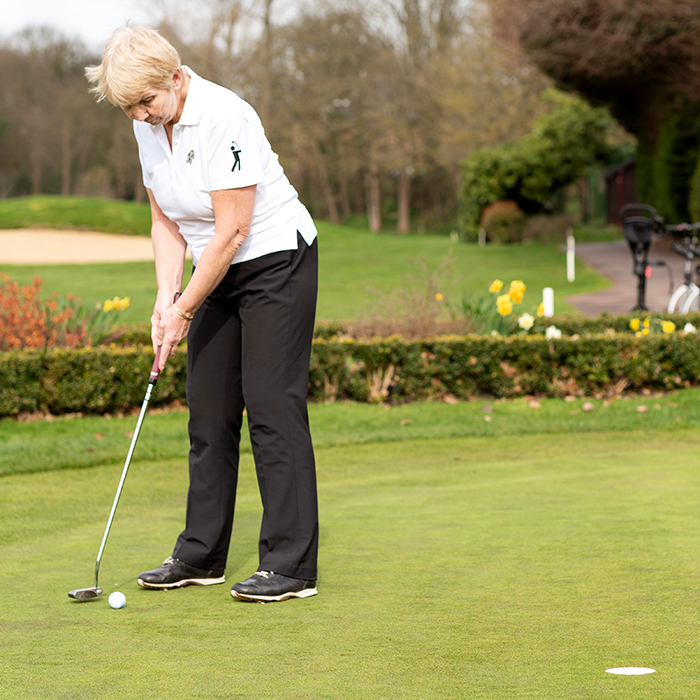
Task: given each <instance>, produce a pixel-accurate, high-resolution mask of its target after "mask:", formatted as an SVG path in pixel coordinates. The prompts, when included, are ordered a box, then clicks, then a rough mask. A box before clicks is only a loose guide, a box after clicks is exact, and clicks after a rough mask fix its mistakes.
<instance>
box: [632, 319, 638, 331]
mask: <svg viewBox="0 0 700 700" xmlns="http://www.w3.org/2000/svg"><path fill="white" fill-rule="evenodd" d="M630 329H631V330H633V331H638V330H639V319H638V318H633V319H632V320H631V321H630Z"/></svg>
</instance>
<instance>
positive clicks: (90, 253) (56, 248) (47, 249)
mask: <svg viewBox="0 0 700 700" xmlns="http://www.w3.org/2000/svg"><path fill="white" fill-rule="evenodd" d="M143 260H153V248H152V247H151V239H150V238H146V237H143V236H124V235H117V234H113V233H89V232H82V231H54V230H51V229H22V230H3V231H0V264H2V263H4V264H6V265H56V264H59V263H83V264H87V263H109V262H138V261H143Z"/></svg>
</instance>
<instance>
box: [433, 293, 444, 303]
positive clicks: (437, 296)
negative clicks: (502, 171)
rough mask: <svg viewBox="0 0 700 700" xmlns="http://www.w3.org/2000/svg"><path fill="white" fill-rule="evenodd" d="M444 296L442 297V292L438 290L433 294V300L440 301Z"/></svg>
mask: <svg viewBox="0 0 700 700" xmlns="http://www.w3.org/2000/svg"><path fill="white" fill-rule="evenodd" d="M444 298H445V297H443V296H442V294H440V292H438V293H437V294H436V295H435V301H442V300H443V299H444Z"/></svg>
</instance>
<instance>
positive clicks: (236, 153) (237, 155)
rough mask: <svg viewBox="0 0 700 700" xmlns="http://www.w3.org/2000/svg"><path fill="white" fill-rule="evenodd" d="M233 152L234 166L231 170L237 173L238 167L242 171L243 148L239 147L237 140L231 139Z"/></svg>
mask: <svg viewBox="0 0 700 700" xmlns="http://www.w3.org/2000/svg"><path fill="white" fill-rule="evenodd" d="M231 153H233V167H232V168H231V172H232V173H235V172H236V169H238V170H239V171H240V169H241V149H240V148H238V144H237V143H236V142H235V141H231Z"/></svg>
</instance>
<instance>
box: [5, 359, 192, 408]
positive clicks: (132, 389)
mask: <svg viewBox="0 0 700 700" xmlns="http://www.w3.org/2000/svg"><path fill="white" fill-rule="evenodd" d="M152 365H153V350H152V349H151V348H150V347H133V348H116V347H97V348H83V349H79V350H65V349H57V348H53V349H50V350H14V351H12V352H4V353H0V416H15V415H18V414H19V413H24V412H30V413H32V412H35V411H45V412H48V413H52V414H62V413H116V412H120V411H127V410H130V409H132V408H134V407H135V406H140V405H141V403H143V399H144V396H145V393H146V386H147V384H148V376H149V373H150V371H151V366H152ZM185 375H186V353H185V352H178V353H177V354H176V355H175V356H173V357H170V358H169V359H168V364H167V365H166V367H165V370H164V371H163V372H162V373H161V376H160V378H159V380H158V383H157V385H156V388H155V390H154V392H153V397H152V400H151V403H152V404H153V405H159V404H166V403H172V402H173V401H176V400H179V401H184V398H185Z"/></svg>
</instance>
